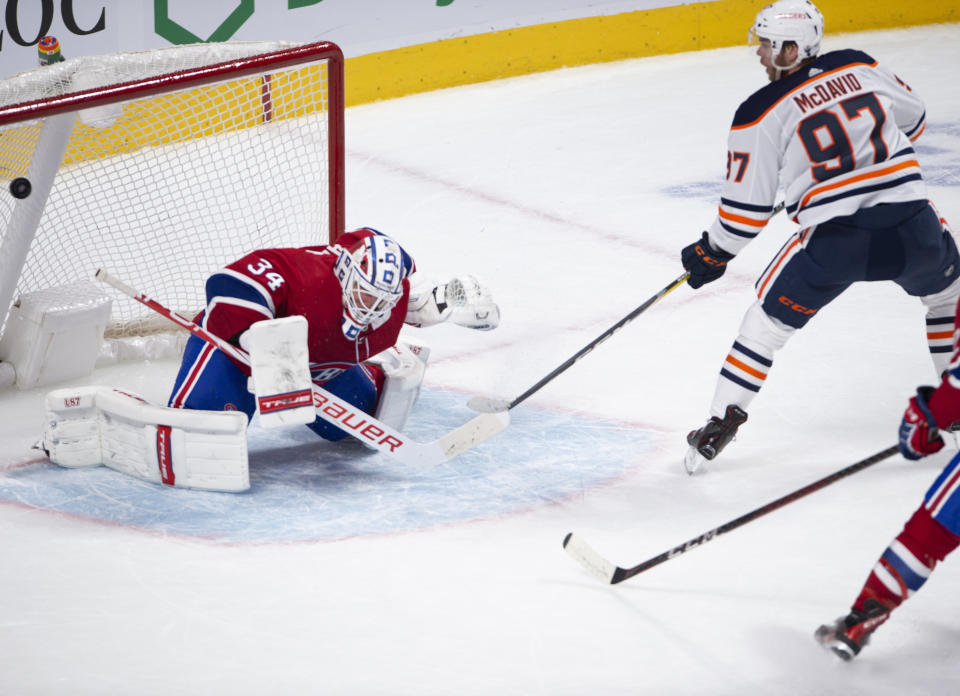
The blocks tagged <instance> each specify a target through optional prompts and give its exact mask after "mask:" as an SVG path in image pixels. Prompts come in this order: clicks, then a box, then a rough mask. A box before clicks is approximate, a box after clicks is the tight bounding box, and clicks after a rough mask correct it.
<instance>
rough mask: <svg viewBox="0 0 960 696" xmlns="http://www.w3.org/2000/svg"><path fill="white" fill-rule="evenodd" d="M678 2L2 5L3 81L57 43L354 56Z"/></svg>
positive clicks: (106, 48)
mask: <svg viewBox="0 0 960 696" xmlns="http://www.w3.org/2000/svg"><path fill="white" fill-rule="evenodd" d="M681 4H684V3H682V2H680V1H679V0H0V77H5V76H8V75H12V74H14V73H18V72H22V71H24V70H29V69H32V68H34V67H36V66H37V64H38V63H37V50H36V44H37V42H38V41H39V40H40V39H41V38H42V37H43V36H44V35H47V34H50V35H53V36H56V37H57V39H59V41H60V45H61V47H62V54H63V55H64V56H65V57H67V58H69V57H71V56H79V55H95V54H102V53H112V52H115V51H136V50H143V49H149V48H159V47H161V46H169V45H171V44H182V43H193V42H196V41H225V40H236V41H254V40H288V41H318V40H328V41H333V42H335V43H336V44H338V45H339V46H340V47H341V48H342V49H343V51H344V53H345V55H346V56H347V57H348V58H349V57H353V56H359V55H366V54H368V53H375V52H378V51H384V50H389V49H393V48H400V47H402V46H411V45H415V44H421V43H427V42H430V41H438V40H441V39H451V38H456V37H459V36H469V35H473V34H481V33H486V32H491V31H499V30H503V29H512V28H516V27H522V26H532V25H535V24H546V23H551V22H558V21H562V20H567V19H576V18H581V17H595V16H603V15H611V14H620V13H623V12H632V11H635V10H647V9H654V8H657V7H667V6H673V5H681Z"/></svg>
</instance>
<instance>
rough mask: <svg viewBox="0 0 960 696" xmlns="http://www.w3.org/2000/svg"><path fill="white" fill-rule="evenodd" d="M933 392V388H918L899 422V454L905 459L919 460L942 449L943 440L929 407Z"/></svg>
mask: <svg viewBox="0 0 960 696" xmlns="http://www.w3.org/2000/svg"><path fill="white" fill-rule="evenodd" d="M933 392H934V389H933V387H919V388H918V389H917V395H916V396H915V397H913V398H912V399H910V404H909V405H908V406H907V410H906V411H905V412H904V414H903V420H902V421H900V441H899V443H898V444H899V446H900V454H902V455H903V456H904V457H906V458H907V459H920V458H921V457H926V456H927V455H928V454H933V453H934V452H939V451H940V450H941V449H943V438H941V437H940V431H939V430H938V428H937V422H936V420H934V418H933V412H932V411H931V410H930V406H929V401H930V396H931V395H932V394H933Z"/></svg>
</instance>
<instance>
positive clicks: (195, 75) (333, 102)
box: [0, 42, 345, 332]
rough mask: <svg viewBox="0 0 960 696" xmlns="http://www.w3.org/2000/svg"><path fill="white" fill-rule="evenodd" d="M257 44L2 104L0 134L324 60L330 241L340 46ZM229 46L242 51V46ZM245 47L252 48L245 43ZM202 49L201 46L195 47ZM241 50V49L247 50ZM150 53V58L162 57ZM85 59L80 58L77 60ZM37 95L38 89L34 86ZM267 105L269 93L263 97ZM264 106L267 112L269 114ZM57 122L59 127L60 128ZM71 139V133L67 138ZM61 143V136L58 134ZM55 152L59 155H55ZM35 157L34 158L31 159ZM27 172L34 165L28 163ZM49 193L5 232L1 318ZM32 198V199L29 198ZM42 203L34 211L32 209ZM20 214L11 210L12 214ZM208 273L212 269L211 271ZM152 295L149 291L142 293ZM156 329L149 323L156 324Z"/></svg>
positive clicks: (340, 173)
mask: <svg viewBox="0 0 960 696" xmlns="http://www.w3.org/2000/svg"><path fill="white" fill-rule="evenodd" d="M257 45H258V46H260V45H263V46H267V45H269V46H276V47H277V48H276V49H275V50H266V51H264V52H261V53H256V54H254V55H246V56H242V55H241V56H236V55H229V54H230V49H231V48H232V45H231V44H218V45H212V44H204V45H202V47H203V48H204V50H208V49H210V48H211V47H212V46H216V50H220V49H221V48H222V49H223V51H224V53H225V56H224V58H225V59H223V60H218V61H216V62H213V63H210V64H206V65H201V66H197V67H190V68H185V69H182V70H174V71H169V72H162V73H161V74H156V75H149V76H147V77H143V78H139V79H133V80H128V81H123V82H116V83H113V84H110V83H106V84H94V85H93V86H91V87H88V88H86V89H75V90H73V91H70V92H67V93H63V94H52V95H48V96H42V97H38V98H36V99H29V100H26V101H21V102H18V103H14V104H5V105H2V106H0V134H2V133H3V130H2V129H3V128H5V127H9V126H12V125H15V124H24V123H29V122H40V123H42V124H43V127H44V128H46V127H47V124H51V127H52V128H53V129H54V130H55V129H56V128H57V127H59V128H60V129H61V130H64V129H66V131H69V129H70V127H71V125H72V119H74V118H75V117H76V114H77V113H78V112H81V111H83V112H86V113H93V112H94V111H95V110H97V109H101V110H102V109H104V108H107V107H110V106H111V105H115V104H121V103H124V102H129V101H130V100H131V99H144V98H148V97H151V96H154V95H161V94H165V93H170V92H176V91H181V90H189V89H191V88H196V87H202V86H205V85H215V84H217V83H220V82H224V81H230V80H238V79H242V78H245V77H249V76H256V75H267V76H269V75H270V74H271V73H275V72H278V71H282V70H284V69H286V68H293V67H296V66H298V65H304V64H309V63H316V62H318V61H323V62H324V63H325V65H326V80H327V82H326V85H327V95H326V98H327V109H326V119H327V142H326V152H327V163H326V169H327V186H328V191H327V198H328V211H327V217H328V219H327V221H326V229H327V231H328V237H329V238H328V239H318V240H316V242H315V243H325V242H330V243H332V242H334V241H335V240H336V238H337V237H338V236H339V235H340V234H341V233H342V232H343V229H344V218H345V215H344V199H345V193H344V157H345V154H344V86H343V83H344V61H343V54H342V52H341V50H340V49H339V47H338V46H336V45H335V44H333V43H330V42H315V43H310V44H281V43H279V42H272V43H271V44H257ZM234 46H244V45H242V44H238V45H234ZM247 46H252V44H249V45H247ZM191 48H192V47H173V48H170V49H161V51H174V50H183V49H187V50H189V49H191ZM198 48H199V46H198ZM244 50H246V48H244ZM159 52H160V51H158V52H153V53H159ZM145 53H149V52H141V53H139V54H116V55H117V56H118V57H119V59H121V60H122V59H123V57H124V56H128V55H144V54H145ZM77 60H83V59H77ZM62 66H64V63H58V64H56V65H53V66H47V67H45V68H42V69H41V70H38V71H32V73H27V74H24V75H23V76H16V77H17V78H21V79H22V78H26V79H27V80H28V81H29V80H35V81H41V82H44V81H45V82H50V81H51V80H52V79H53V78H54V77H55V74H54V71H55V70H58V69H61V68H62ZM4 82H8V81H4ZM34 89H36V88H34ZM4 96H5V94H4V92H3V90H2V89H0V103H2V102H3V99H4ZM265 98H266V99H269V93H267V94H266V96H265ZM267 106H269V105H266V106H265V108H267ZM58 121H61V122H62V123H61V124H60V125H59V126H58V125H57V124H58ZM67 137H69V133H67ZM52 140H53V144H52V145H50V144H45V145H44V146H45V147H49V148H50V152H49V153H46V154H43V153H40V156H41V157H46V158H47V159H50V160H56V161H55V162H54V165H55V169H58V168H59V165H60V161H61V159H62V153H63V151H64V149H65V147H66V143H65V141H64V142H60V141H57V139H56V138H53V139H52ZM61 140H62V134H61ZM58 149H59V155H58V154H57V152H58ZM32 156H33V157H34V158H36V157H37V156H38V154H37V153H32ZM31 166H32V164H31ZM55 175H56V171H54V174H53V175H51V176H50V183H51V184H52V182H53V177H54V176H55ZM48 193H49V189H48V191H47V192H46V193H44V192H42V191H37V190H36V187H35V190H34V194H32V195H31V196H30V197H29V198H27V199H26V203H25V202H24V201H19V202H18V203H17V205H21V204H23V205H22V206H21V207H23V208H24V209H25V210H27V209H30V208H31V207H32V208H33V210H28V213H29V214H28V215H27V217H28V218H29V219H28V220H27V222H26V223H21V225H22V227H23V228H24V229H23V230H21V231H20V233H19V236H18V237H16V236H15V238H11V235H10V234H9V232H10V230H9V226H8V229H7V230H6V232H5V234H4V238H3V243H2V245H0V271H2V277H0V311H2V312H3V314H2V319H3V320H4V323H5V320H6V316H7V313H8V310H9V307H10V305H11V302H12V301H13V299H14V297H13V295H14V294H15V292H16V289H17V283H18V280H19V278H20V275H21V273H22V272H23V267H24V263H25V262H26V258H27V253H28V251H29V247H30V244H31V242H32V241H33V235H34V234H35V233H36V228H37V225H38V224H39V219H40V216H41V215H42V213H43V206H44V205H45V203H46V196H47V194H48ZM31 199H33V200H31ZM38 205H39V210H37V209H36V208H37V207H38ZM14 212H15V213H16V212H17V211H16V210H15V211H14ZM211 270H213V269H211ZM146 290H147V291H149V289H146ZM178 309H181V311H182V310H184V309H188V310H195V309H198V308H197V307H192V308H178ZM155 325H156V324H153V326H155ZM148 330H149V328H146V327H141V328H139V329H137V332H143V331H148Z"/></svg>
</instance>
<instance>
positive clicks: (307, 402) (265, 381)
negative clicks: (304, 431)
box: [240, 316, 317, 428]
mask: <svg viewBox="0 0 960 696" xmlns="http://www.w3.org/2000/svg"><path fill="white" fill-rule="evenodd" d="M240 345H241V346H242V347H243V348H245V349H246V350H247V351H248V352H249V354H250V376H251V379H252V381H253V389H254V395H255V396H256V402H257V413H258V414H259V415H260V425H261V426H263V427H264V428H277V427H280V426H284V425H296V424H305V423H312V422H313V421H314V420H315V419H316V417H317V412H316V410H315V409H314V407H313V391H312V387H311V382H310V360H309V354H308V350H307V320H306V319H305V318H304V317H301V316H293V317H283V318H281V319H268V320H265V321H258V322H256V323H255V324H253V325H252V326H251V327H250V328H249V329H247V331H245V332H244V333H243V335H242V336H241V337H240Z"/></svg>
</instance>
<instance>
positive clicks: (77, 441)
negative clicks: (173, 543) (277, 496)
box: [43, 387, 250, 493]
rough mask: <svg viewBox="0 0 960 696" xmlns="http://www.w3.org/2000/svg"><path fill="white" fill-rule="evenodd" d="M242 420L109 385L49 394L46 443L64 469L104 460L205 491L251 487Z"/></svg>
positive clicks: (150, 478) (138, 474) (138, 473)
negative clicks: (168, 403) (152, 401)
mask: <svg viewBox="0 0 960 696" xmlns="http://www.w3.org/2000/svg"><path fill="white" fill-rule="evenodd" d="M246 429H247V417H246V415H244V414H243V413H240V412H237V411H221V412H213V411H184V410H181V409H174V408H166V407H163V406H156V405H153V404H149V403H147V402H146V401H145V400H144V399H142V398H141V397H139V396H137V395H135V394H130V393H127V392H124V391H121V390H119V389H111V388H109V387H79V388H75V389H58V390H56V391H52V392H50V393H49V394H47V398H46V426H45V429H44V435H43V448H44V450H45V451H46V452H47V456H48V457H49V458H50V461H52V462H54V463H55V464H59V465H60V466H64V467H69V468H79V467H92V466H98V465H101V464H103V465H105V466H108V467H110V468H111V469H114V470H116V471H119V472H122V473H124V474H128V475H130V476H134V477H136V478H139V479H143V480H145V481H151V482H153V483H163V484H166V485H169V486H179V487H185V488H198V489H202V490H208V491H225V492H231V493H235V492H240V491H245V490H247V489H248V488H250V476H249V469H248V462H247V438H246Z"/></svg>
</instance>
